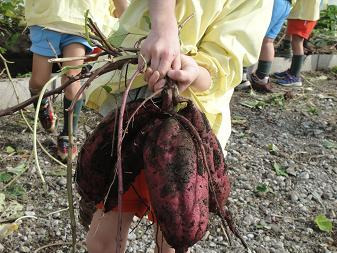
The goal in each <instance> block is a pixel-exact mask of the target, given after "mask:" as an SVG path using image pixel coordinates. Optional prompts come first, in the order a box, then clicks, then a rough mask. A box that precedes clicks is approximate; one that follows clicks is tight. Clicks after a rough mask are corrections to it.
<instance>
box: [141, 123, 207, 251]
mask: <svg viewBox="0 0 337 253" xmlns="http://www.w3.org/2000/svg"><path fill="white" fill-rule="evenodd" d="M143 157H144V164H145V176H146V180H147V183H148V186H149V190H150V197H151V204H152V205H153V208H154V212H155V215H156V218H157V220H158V223H159V225H160V228H161V230H162V232H163V234H164V237H165V239H166V241H167V242H168V243H169V244H170V245H171V246H172V247H173V248H175V249H176V252H185V250H187V248H188V247H190V246H192V245H193V244H195V243H196V242H197V241H199V240H200V239H201V238H202V236H203V235H204V233H205V232H206V228H207V224H208V175H207V172H206V170H205V169H204V168H202V167H203V161H202V160H201V155H200V152H198V148H197V147H196V145H195V143H194V141H193V139H192V136H191V135H190V134H189V133H188V132H187V131H186V129H185V128H184V127H183V126H182V125H181V124H180V123H179V121H178V120H177V119H175V118H173V117H169V118H167V119H165V120H163V121H162V123H161V124H158V125H157V126H156V127H155V128H153V129H152V130H151V131H150V132H149V133H148V135H147V138H146V141H145V144H144V150H143Z"/></svg>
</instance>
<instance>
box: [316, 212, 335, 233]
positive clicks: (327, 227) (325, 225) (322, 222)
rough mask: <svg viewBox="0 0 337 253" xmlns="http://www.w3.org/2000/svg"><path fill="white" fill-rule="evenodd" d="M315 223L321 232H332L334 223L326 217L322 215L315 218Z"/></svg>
mask: <svg viewBox="0 0 337 253" xmlns="http://www.w3.org/2000/svg"><path fill="white" fill-rule="evenodd" d="M315 223H316V225H317V226H318V228H319V229H320V230H321V231H324V232H331V231H332V222H331V220H329V219H328V218H327V217H325V215H323V214H320V215H317V216H316V218H315Z"/></svg>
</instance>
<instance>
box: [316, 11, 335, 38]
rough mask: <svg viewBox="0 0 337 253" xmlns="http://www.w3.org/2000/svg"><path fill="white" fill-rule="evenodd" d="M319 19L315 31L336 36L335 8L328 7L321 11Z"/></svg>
mask: <svg viewBox="0 0 337 253" xmlns="http://www.w3.org/2000/svg"><path fill="white" fill-rule="evenodd" d="M320 16H321V17H320V19H319V21H318V22H317V25H316V29H319V30H324V31H326V32H331V33H332V34H334V35H335V36H336V35H337V6H336V5H328V8H327V9H326V10H322V11H321V15H320Z"/></svg>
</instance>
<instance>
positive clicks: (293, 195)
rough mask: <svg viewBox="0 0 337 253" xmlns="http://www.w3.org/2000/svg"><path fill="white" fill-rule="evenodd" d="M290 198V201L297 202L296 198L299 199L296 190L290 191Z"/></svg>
mask: <svg viewBox="0 0 337 253" xmlns="http://www.w3.org/2000/svg"><path fill="white" fill-rule="evenodd" d="M290 199H291V201H292V202H297V201H298V199H299V197H298V194H297V193H296V192H294V191H292V192H291V193H290Z"/></svg>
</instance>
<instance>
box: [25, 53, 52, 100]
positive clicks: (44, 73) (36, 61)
mask: <svg viewBox="0 0 337 253" xmlns="http://www.w3.org/2000/svg"><path fill="white" fill-rule="evenodd" d="M48 59H49V58H48V57H45V56H42V55H38V54H33V69H32V76H31V78H30V80H29V88H30V90H31V91H32V92H33V93H34V94H35V93H39V91H41V89H42V87H43V86H44V85H45V83H46V82H48V80H49V79H50V75H51V71H52V64H51V63H49V62H48Z"/></svg>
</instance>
